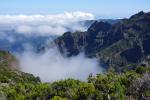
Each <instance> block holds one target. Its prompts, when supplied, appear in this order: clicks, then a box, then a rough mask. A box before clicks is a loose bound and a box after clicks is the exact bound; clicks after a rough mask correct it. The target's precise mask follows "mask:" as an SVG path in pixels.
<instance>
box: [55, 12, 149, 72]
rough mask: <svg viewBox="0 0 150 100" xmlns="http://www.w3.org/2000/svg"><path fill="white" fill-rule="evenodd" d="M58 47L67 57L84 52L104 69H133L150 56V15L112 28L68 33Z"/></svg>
mask: <svg viewBox="0 0 150 100" xmlns="http://www.w3.org/2000/svg"><path fill="white" fill-rule="evenodd" d="M55 43H56V45H57V46H58V48H59V50H60V51H61V53H63V54H66V55H67V56H75V55H77V54H79V53H80V52H83V51H84V52H85V54H86V55H87V56H88V57H97V58H98V59H99V61H100V63H101V64H103V65H105V67H106V66H107V67H114V68H115V69H116V70H117V71H122V70H124V69H134V68H135V66H137V65H140V64H141V63H142V62H143V61H144V59H145V58H146V57H147V56H148V55H150V45H149V43H150V13H144V12H139V13H138V14H135V15H133V16H131V17H130V18H129V19H122V20H121V21H119V22H118V23H116V24H113V25H112V24H109V23H107V22H98V21H96V22H94V23H93V24H92V25H91V27H90V28H89V29H88V30H87V31H86V32H75V33H70V32H66V33H64V34H63V35H62V36H61V37H59V38H57V39H56V40H55Z"/></svg>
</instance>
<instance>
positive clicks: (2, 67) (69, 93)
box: [0, 52, 150, 100]
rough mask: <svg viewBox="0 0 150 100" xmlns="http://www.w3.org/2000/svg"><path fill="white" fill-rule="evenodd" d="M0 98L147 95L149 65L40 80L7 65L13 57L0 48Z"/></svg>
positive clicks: (112, 99) (83, 99)
mask: <svg viewBox="0 0 150 100" xmlns="http://www.w3.org/2000/svg"><path fill="white" fill-rule="evenodd" d="M0 58H1V59H0V61H1V62H0V100H126V99H133V100H134V99H139V100H141V99H146V98H148V97H150V68H149V67H145V66H141V67H137V68H136V69H135V70H132V71H125V72H123V73H117V72H115V71H114V70H113V69H110V70H109V71H108V72H107V73H103V74H98V75H96V76H93V75H89V77H88V79H87V82H83V81H79V80H75V79H66V80H60V81H56V82H53V83H42V82H40V79H39V78H38V77H34V76H33V75H31V74H27V73H23V72H20V71H17V70H15V69H12V68H11V65H10V63H12V61H15V60H12V59H14V57H12V56H11V55H10V54H9V53H6V52H0Z"/></svg>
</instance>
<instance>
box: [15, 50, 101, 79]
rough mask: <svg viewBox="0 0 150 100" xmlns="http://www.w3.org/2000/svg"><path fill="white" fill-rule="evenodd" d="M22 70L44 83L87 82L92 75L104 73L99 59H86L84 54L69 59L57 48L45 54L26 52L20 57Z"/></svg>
mask: <svg viewBox="0 0 150 100" xmlns="http://www.w3.org/2000/svg"><path fill="white" fill-rule="evenodd" d="M18 59H20V66H21V70H22V71H24V72H27V73H32V74H34V75H35V76H39V77H40V78H41V80H42V81H43V82H53V81H56V80H62V79H67V78H75V79H80V80H83V81H85V80H86V79H87V77H88V76H89V74H90V73H93V74H97V73H100V72H102V69H101V67H100V66H99V65H98V61H97V59H94V58H93V59H90V58H86V57H85V56H84V54H79V55H78V56H75V57H71V58H67V57H64V56H62V55H61V54H60V53H59V51H58V50H57V49H56V48H51V49H49V50H48V51H46V52H44V53H43V54H36V53H34V52H32V51H30V50H29V51H28V52H27V51H26V52H24V54H22V55H20V54H19V55H18Z"/></svg>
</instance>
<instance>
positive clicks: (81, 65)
mask: <svg viewBox="0 0 150 100" xmlns="http://www.w3.org/2000/svg"><path fill="white" fill-rule="evenodd" d="M93 19H94V15H92V14H91V13H85V12H65V13H62V14H53V15H0V37H1V38H4V39H7V40H10V41H13V40H15V41H19V38H15V39H14V35H13V34H15V35H16V34H18V35H23V36H25V37H30V38H31V37H36V36H39V37H42V36H50V35H57V36H61V35H62V34H63V33H64V32H67V31H77V30H78V31H85V30H86V29H87V27H85V26H83V25H82V24H81V23H80V21H84V20H93ZM8 33H9V34H8ZM12 43H13V42H12ZM24 48H25V50H24V52H23V53H15V56H16V57H17V58H18V60H19V63H20V66H19V67H20V70H21V71H23V72H27V73H31V74H34V75H35V76H39V77H40V78H41V80H42V81H43V82H52V81H56V80H61V79H66V78H75V79H80V80H84V81H85V80H86V79H87V77H88V75H89V74H90V73H93V74H97V73H100V72H102V69H101V68H100V67H99V63H98V61H97V59H95V58H93V59H90V58H87V57H85V55H84V53H81V54H79V55H77V56H74V57H70V58H67V57H65V56H63V55H61V54H60V52H59V51H58V49H57V48H56V47H54V48H49V49H48V50H46V51H45V52H43V53H36V52H34V51H33V48H34V46H33V45H31V44H27V45H26V46H24Z"/></svg>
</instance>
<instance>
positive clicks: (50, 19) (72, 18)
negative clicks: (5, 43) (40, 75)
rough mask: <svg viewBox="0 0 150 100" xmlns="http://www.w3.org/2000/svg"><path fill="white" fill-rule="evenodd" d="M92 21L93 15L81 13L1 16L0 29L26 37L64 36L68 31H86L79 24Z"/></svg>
mask: <svg viewBox="0 0 150 100" xmlns="http://www.w3.org/2000/svg"><path fill="white" fill-rule="evenodd" d="M92 19H94V15H92V14H91V13H85V12H79V11H78V12H64V13H62V14H53V15H0V29H2V30H14V31H15V32H16V33H19V34H23V35H25V36H46V35H62V34H63V33H64V32H66V31H76V30H79V31H84V30H86V27H84V26H83V25H81V24H79V22H80V21H83V20H92Z"/></svg>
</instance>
